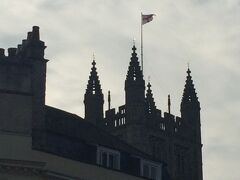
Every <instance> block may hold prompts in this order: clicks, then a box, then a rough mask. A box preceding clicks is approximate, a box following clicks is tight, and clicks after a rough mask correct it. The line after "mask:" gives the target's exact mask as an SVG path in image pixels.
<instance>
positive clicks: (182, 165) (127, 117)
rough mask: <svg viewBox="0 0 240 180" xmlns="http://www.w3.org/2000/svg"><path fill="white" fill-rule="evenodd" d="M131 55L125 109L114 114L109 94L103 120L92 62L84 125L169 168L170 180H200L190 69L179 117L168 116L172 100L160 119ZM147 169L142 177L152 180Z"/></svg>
mask: <svg viewBox="0 0 240 180" xmlns="http://www.w3.org/2000/svg"><path fill="white" fill-rule="evenodd" d="M132 51H133V52H132V56H131V60H130V64H129V67H128V71H127V76H126V80H125V104H124V105H122V106H120V107H119V108H118V111H117V112H116V110H115V109H114V108H110V107H111V105H110V103H111V97H110V92H108V107H109V109H108V110H107V111H106V112H105V114H106V116H105V117H104V118H103V115H102V114H103V111H104V110H103V103H104V101H103V94H102V90H101V85H100V82H99V78H98V76H97V72H96V67H95V65H96V63H95V61H93V67H92V71H91V75H90V77H89V81H88V85H87V90H86V94H85V100H84V102H85V112H86V114H85V119H86V120H88V121H90V122H92V123H93V124H95V125H97V126H99V127H101V128H104V129H106V130H108V131H109V132H110V133H112V134H113V135H115V136H117V137H119V138H120V139H122V140H124V141H125V142H127V143H128V144H131V145H132V146H134V147H136V148H138V149H139V150H142V151H144V152H146V153H148V154H150V155H152V156H154V157H155V158H157V159H161V160H162V161H164V162H165V163H167V165H168V172H169V174H170V177H171V179H172V180H202V179H203V177H202V144H201V124H200V103H199V101H198V97H197V93H196V92H195V88H194V85H193V81H192V77H191V71H190V69H189V68H188V70H187V80H186V84H185V87H184V91H183V96H182V102H181V108H180V109H181V117H174V115H172V114H171V112H170V106H171V102H170V95H169V96H168V112H164V113H163V116H162V111H161V110H159V109H157V108H156V105H155V102H154V98H153V94H152V90H151V84H150V83H148V84H147V91H146V95H145V81H144V78H143V73H142V70H141V68H140V65H139V61H138V57H137V53H136V47H135V45H134V46H133V48H132ZM89 99H91V101H89ZM145 168H146V176H150V175H151V168H150V166H149V167H145Z"/></svg>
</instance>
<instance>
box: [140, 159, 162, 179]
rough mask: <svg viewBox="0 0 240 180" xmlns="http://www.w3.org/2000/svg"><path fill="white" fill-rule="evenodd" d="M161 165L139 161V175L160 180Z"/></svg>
mask: <svg viewBox="0 0 240 180" xmlns="http://www.w3.org/2000/svg"><path fill="white" fill-rule="evenodd" d="M161 168H162V166H161V164H158V163H155V162H151V161H146V160H142V161H141V175H142V176H143V177H146V178H150V179H154V180H161V179H162V171H161Z"/></svg>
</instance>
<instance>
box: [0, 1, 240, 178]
mask: <svg viewBox="0 0 240 180" xmlns="http://www.w3.org/2000/svg"><path fill="white" fill-rule="evenodd" d="M141 12H143V13H154V14H156V16H155V17H154V20H153V21H152V22H150V23H148V24H146V25H144V76H145V80H147V79H148V78H147V77H148V76H151V83H152V89H153V93H154V98H155V101H156V104H157V107H158V108H160V109H162V110H163V111H166V110H167V95H168V94H171V98H172V112H173V114H175V115H178V116H179V115H180V112H179V109H180V100H181V96H182V91H183V87H184V83H185V79H186V70H187V63H188V62H189V63H190V68H191V70H192V76H193V80H194V83H195V87H196V90H197V93H198V96H199V100H200V103H201V108H202V110H201V118H202V119H201V120H202V141H203V167H204V179H205V180H239V178H240V170H239V169H240V155H239V153H240V143H239V137H240V119H239V107H240V96H239V93H240V83H239V79H240V71H239V69H240V50H239V49H240V1H239V0H179V1H172V0H151V1H147V0H145V1H144V0H122V1H120V0H31V1H29V0H15V1H14V0H1V1H0V23H1V25H0V47H3V48H8V47H15V46H16V45H17V44H18V43H20V42H21V40H22V39H24V38H26V34H27V32H28V31H30V30H31V27H32V26H33V25H38V26H40V31H41V39H42V40H43V41H45V42H46V45H47V49H46V53H45V57H46V58H47V59H49V60H50V61H49V62H48V74H47V92H46V94H47V97H46V101H47V104H48V105H51V106H54V107H58V108H61V109H64V110H66V111H70V112H73V113H76V114H78V115H80V116H82V117H83V116H84V114H83V112H84V106H83V96H84V93H85V89H86V84H87V80H88V76H89V72H90V68H91V61H92V54H93V53H94V54H95V58H96V62H97V68H98V72H99V76H100V81H101V84H102V89H103V92H104V94H105V102H106V96H107V91H108V90H111V93H112V106H113V107H118V106H119V105H122V104H124V80H125V77H126V72H127V67H128V64H129V60H130V59H129V58H130V55H131V47H132V44H133V43H132V42H133V38H135V39H136V46H137V48H138V50H137V51H138V54H140V43H139V42H140V13H141ZM105 107H107V106H106V103H105Z"/></svg>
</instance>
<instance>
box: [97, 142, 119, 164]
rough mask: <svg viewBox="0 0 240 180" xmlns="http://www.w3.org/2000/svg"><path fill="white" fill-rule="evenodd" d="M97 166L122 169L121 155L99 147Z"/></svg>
mask: <svg viewBox="0 0 240 180" xmlns="http://www.w3.org/2000/svg"><path fill="white" fill-rule="evenodd" d="M97 164H99V165H101V166H103V167H107V168H112V169H120V153H119V152H118V151H116V150H112V149H108V148H105V147H100V146H98V150H97Z"/></svg>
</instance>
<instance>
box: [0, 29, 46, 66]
mask: <svg viewBox="0 0 240 180" xmlns="http://www.w3.org/2000/svg"><path fill="white" fill-rule="evenodd" d="M45 48H46V46H45V43H44V42H43V41H41V40H40V35H39V27H38V26H33V28H32V31H30V32H28V34H27V39H23V40H22V43H21V44H18V45H17V47H10V48H8V49H7V52H8V54H7V55H6V53H5V51H6V50H5V49H3V48H0V61H2V60H6V61H11V62H25V63H26V62H28V60H29V59H44V49H45Z"/></svg>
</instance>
